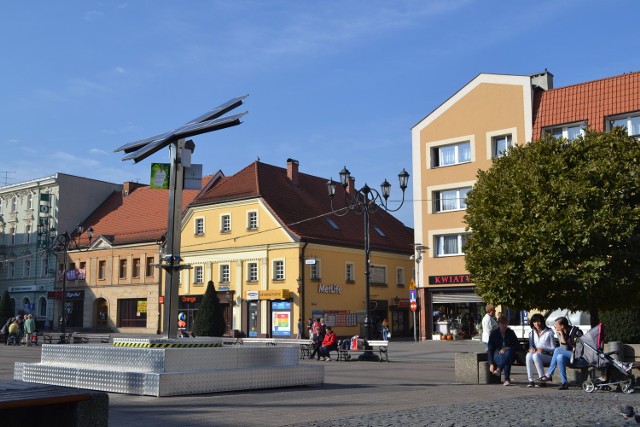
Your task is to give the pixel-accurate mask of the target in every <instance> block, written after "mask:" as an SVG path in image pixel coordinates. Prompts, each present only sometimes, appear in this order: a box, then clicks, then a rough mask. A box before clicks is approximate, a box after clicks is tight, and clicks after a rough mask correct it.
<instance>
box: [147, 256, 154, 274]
mask: <svg viewBox="0 0 640 427" xmlns="http://www.w3.org/2000/svg"><path fill="white" fill-rule="evenodd" d="M153 264H155V258H154V257H149V258H147V265H146V267H145V270H146V273H147V277H153V272H154V271H155V269H156V268H155V266H154V265H153Z"/></svg>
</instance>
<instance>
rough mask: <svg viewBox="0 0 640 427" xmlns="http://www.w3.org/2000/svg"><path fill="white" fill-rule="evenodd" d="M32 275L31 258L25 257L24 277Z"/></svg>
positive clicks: (23, 265)
mask: <svg viewBox="0 0 640 427" xmlns="http://www.w3.org/2000/svg"><path fill="white" fill-rule="evenodd" d="M30 276H31V260H30V259H25V260H24V261H23V264H22V277H30Z"/></svg>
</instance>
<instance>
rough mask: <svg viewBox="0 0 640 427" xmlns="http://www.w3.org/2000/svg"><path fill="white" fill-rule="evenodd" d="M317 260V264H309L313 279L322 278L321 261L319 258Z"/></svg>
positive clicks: (310, 275)
mask: <svg viewBox="0 0 640 427" xmlns="http://www.w3.org/2000/svg"><path fill="white" fill-rule="evenodd" d="M315 261H316V263H315V264H311V265H309V267H310V274H309V277H310V278H311V280H320V261H319V260H315Z"/></svg>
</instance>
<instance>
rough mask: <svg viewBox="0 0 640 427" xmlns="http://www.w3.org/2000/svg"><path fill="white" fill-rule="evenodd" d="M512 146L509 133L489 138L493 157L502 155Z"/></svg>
mask: <svg viewBox="0 0 640 427" xmlns="http://www.w3.org/2000/svg"><path fill="white" fill-rule="evenodd" d="M512 147H513V140H512V138H511V135H500V136H494V137H493V138H491V151H492V153H491V155H492V156H493V157H502V156H504V155H505V154H507V153H508V152H509V150H511V148H512Z"/></svg>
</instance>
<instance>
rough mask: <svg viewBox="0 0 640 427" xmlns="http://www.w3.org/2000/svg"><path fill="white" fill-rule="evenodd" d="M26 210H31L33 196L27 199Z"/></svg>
mask: <svg viewBox="0 0 640 427" xmlns="http://www.w3.org/2000/svg"><path fill="white" fill-rule="evenodd" d="M27 209H31V210H33V194H29V197H27Z"/></svg>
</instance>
